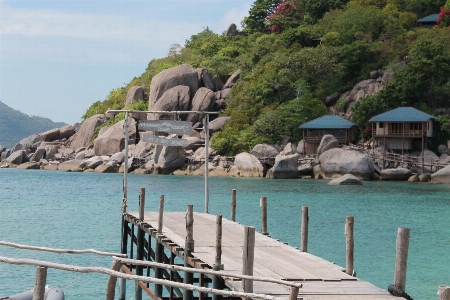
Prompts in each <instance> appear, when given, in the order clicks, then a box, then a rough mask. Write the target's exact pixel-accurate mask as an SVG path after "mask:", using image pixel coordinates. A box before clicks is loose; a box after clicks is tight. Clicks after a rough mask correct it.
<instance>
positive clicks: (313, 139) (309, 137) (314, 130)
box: [298, 115, 358, 155]
mask: <svg viewBox="0 0 450 300" xmlns="http://www.w3.org/2000/svg"><path fill="white" fill-rule="evenodd" d="M298 128H299V129H303V140H304V141H305V154H307V155H311V154H316V152H317V148H318V147H319V144H320V142H321V141H322V138H323V136H324V135H326V134H331V135H333V136H334V137H335V138H336V139H337V140H338V141H339V144H341V145H343V144H348V143H349V142H350V143H353V142H354V141H356V140H357V138H358V126H357V125H356V124H355V123H353V122H350V121H348V120H346V119H344V118H341V117H339V116H335V115H325V116H322V117H320V118H317V119H314V120H312V121H309V122H307V123H305V124H302V125H300V126H299V127H298Z"/></svg>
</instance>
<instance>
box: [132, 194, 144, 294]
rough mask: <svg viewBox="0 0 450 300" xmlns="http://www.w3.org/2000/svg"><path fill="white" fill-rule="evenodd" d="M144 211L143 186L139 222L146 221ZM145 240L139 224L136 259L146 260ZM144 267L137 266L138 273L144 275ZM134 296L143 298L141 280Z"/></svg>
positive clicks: (136, 284) (137, 284) (140, 197)
mask: <svg viewBox="0 0 450 300" xmlns="http://www.w3.org/2000/svg"><path fill="white" fill-rule="evenodd" d="M144 212H145V188H141V189H140V192H139V222H140V223H142V222H143V221H144ZM144 241H145V232H144V230H143V229H142V228H141V226H138V229H137V245H136V259H137V260H144V247H145V245H144ZM143 269H144V268H143V267H142V266H136V275H138V276H142V275H144V270H143ZM134 298H135V299H136V300H142V287H141V285H140V284H139V282H136V283H135V289H134Z"/></svg>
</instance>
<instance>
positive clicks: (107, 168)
mask: <svg viewBox="0 0 450 300" xmlns="http://www.w3.org/2000/svg"><path fill="white" fill-rule="evenodd" d="M118 169H119V167H118V166H115V165H113V164H104V165H99V166H98V167H96V168H95V173H117V171H118Z"/></svg>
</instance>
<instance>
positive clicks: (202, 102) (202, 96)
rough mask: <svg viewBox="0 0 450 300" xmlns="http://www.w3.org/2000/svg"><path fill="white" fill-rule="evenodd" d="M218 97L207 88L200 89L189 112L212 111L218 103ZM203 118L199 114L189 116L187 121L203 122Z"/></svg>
mask: <svg viewBox="0 0 450 300" xmlns="http://www.w3.org/2000/svg"><path fill="white" fill-rule="evenodd" d="M216 100H217V99H216V95H215V94H214V92H213V91H211V90H210V89H207V88H199V89H198V90H197V92H196V93H195V95H194V98H193V99H192V102H191V106H190V108H189V110H191V111H210V110H212V109H213V107H214V102H216ZM201 120H202V116H200V115H198V114H195V113H193V114H189V115H188V116H187V118H186V121H188V122H192V123H193V124H194V123H196V122H201Z"/></svg>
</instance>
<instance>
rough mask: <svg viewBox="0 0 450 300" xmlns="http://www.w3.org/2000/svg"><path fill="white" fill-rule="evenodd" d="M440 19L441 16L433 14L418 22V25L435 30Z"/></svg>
mask: <svg viewBox="0 0 450 300" xmlns="http://www.w3.org/2000/svg"><path fill="white" fill-rule="evenodd" d="M438 17H439V14H432V15H429V16H426V17H424V18H422V19H419V20H417V23H418V24H419V26H420V27H424V28H430V29H431V28H434V27H435V26H436V25H437V23H436V21H437V19H438Z"/></svg>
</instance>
